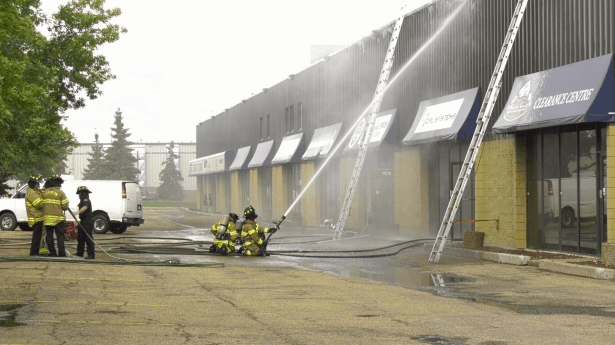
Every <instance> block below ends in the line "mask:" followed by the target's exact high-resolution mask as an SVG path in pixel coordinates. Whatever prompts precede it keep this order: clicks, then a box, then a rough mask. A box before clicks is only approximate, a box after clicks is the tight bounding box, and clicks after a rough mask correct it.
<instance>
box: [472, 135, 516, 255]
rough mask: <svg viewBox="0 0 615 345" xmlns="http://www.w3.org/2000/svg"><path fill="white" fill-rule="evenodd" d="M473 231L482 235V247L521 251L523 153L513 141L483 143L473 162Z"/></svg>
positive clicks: (509, 139) (510, 139)
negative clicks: (488, 246) (497, 221)
mask: <svg viewBox="0 0 615 345" xmlns="http://www.w3.org/2000/svg"><path fill="white" fill-rule="evenodd" d="M476 164H477V165H475V168H476V180H475V188H476V191H475V193H476V204H475V205H476V219H481V220H492V219H499V228H497V223H496V222H480V223H477V224H476V230H477V231H482V232H484V233H485V245H497V246H504V247H512V248H525V247H526V246H527V241H526V231H527V226H526V208H527V206H526V198H525V193H526V187H525V181H526V180H525V165H526V150H525V147H524V145H523V143H522V142H521V141H517V140H516V138H506V139H501V140H492V141H485V142H483V143H482V145H481V148H480V152H479V153H478V155H477V159H476Z"/></svg>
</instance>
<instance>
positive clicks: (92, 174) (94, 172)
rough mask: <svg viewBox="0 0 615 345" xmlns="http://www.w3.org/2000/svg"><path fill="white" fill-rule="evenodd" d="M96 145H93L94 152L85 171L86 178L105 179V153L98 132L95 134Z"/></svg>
mask: <svg viewBox="0 0 615 345" xmlns="http://www.w3.org/2000/svg"><path fill="white" fill-rule="evenodd" d="M94 138H95V140H94V146H93V147H92V153H90V158H88V167H87V168H85V170H84V171H83V179H84V180H104V179H105V176H104V171H103V157H104V153H103V150H102V148H103V147H102V145H101V144H100V141H99V140H98V133H96V134H94Z"/></svg>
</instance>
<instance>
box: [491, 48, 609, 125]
mask: <svg viewBox="0 0 615 345" xmlns="http://www.w3.org/2000/svg"><path fill="white" fill-rule="evenodd" d="M613 74H614V72H613V54H608V55H604V56H601V57H597V58H594V59H589V60H585V61H581V62H577V63H573V64H570V65H566V66H562V67H558V68H554V69H550V70H546V71H542V72H538V73H534V74H528V75H524V76H521V77H517V78H515V82H514V84H513V87H512V91H511V92H510V96H509V97H508V101H507V102H506V106H505V107H504V110H503V111H502V114H500V117H499V118H498V120H497V121H496V123H495V125H494V126H493V131H494V132H495V133H506V132H513V131H520V130H526V129H532V128H540V127H551V126H560V125H565V124H571V123H581V122H611V121H613V120H614V119H613V118H614V117H615V100H614V97H613V94H614V90H615V89H614V84H615V78H614V77H613Z"/></svg>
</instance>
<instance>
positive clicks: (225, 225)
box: [209, 213, 239, 255]
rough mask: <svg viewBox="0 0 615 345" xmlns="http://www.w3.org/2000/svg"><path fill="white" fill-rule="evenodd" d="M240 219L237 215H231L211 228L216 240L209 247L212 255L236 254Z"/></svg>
mask: <svg viewBox="0 0 615 345" xmlns="http://www.w3.org/2000/svg"><path fill="white" fill-rule="evenodd" d="M238 219H239V217H238V216H237V215H236V214H235V213H229V214H228V216H226V217H224V218H223V219H222V220H219V221H218V222H216V224H214V225H213V226H212V227H211V233H212V234H214V236H215V238H214V243H213V244H212V245H211V247H209V252H210V253H221V254H222V255H226V254H228V253H233V252H235V244H236V240H237V226H236V223H237V220H238Z"/></svg>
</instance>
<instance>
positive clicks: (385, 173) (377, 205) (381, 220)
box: [371, 169, 395, 229]
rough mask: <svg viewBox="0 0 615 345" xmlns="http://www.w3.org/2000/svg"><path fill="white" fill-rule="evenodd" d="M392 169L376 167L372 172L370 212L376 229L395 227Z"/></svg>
mask: <svg viewBox="0 0 615 345" xmlns="http://www.w3.org/2000/svg"><path fill="white" fill-rule="evenodd" d="M393 177H394V176H393V170H392V169H378V170H374V172H373V173H372V191H371V194H372V212H373V221H374V227H375V228H376V229H384V228H386V229H394V228H395V197H394V193H393V189H394V183H393V181H394V178H393Z"/></svg>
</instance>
